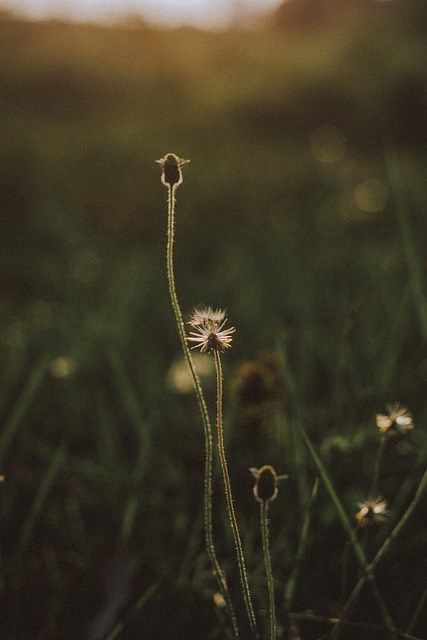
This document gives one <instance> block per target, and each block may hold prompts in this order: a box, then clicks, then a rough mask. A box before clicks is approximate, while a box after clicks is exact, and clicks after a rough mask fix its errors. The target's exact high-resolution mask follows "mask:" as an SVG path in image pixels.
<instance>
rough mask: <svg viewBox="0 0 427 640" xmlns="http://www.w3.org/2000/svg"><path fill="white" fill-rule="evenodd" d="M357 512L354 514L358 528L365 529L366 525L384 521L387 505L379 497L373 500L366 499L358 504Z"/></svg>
mask: <svg viewBox="0 0 427 640" xmlns="http://www.w3.org/2000/svg"><path fill="white" fill-rule="evenodd" d="M358 507H359V511H358V512H357V513H356V518H357V520H358V524H359V526H360V527H367V526H368V525H370V524H372V523H374V522H376V523H380V522H383V521H384V520H385V517H386V511H387V503H386V501H385V500H382V499H381V498H380V497H378V498H376V499H373V498H368V499H367V500H364V501H363V502H359V504H358Z"/></svg>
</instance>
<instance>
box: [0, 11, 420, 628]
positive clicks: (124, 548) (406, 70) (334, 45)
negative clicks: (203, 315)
mask: <svg viewBox="0 0 427 640" xmlns="http://www.w3.org/2000/svg"><path fill="white" fill-rule="evenodd" d="M337 5H338V6H337ZM426 24H427V10H426V8H425V4H424V3H423V2H422V1H420V0H406V2H400V1H398V0H396V1H389V2H379V1H375V0H361V1H359V2H355V1H351V0H340V2H339V3H335V2H332V1H329V0H324V1H320V0H319V1H315V0H310V1H309V0H300V1H298V0H289V1H288V2H287V3H285V4H284V5H283V6H282V7H281V8H279V9H278V10H277V11H275V12H274V13H273V14H270V15H267V16H265V18H263V19H262V20H261V19H260V20H258V21H257V24H256V25H252V26H251V27H250V28H249V27H246V28H239V27H238V26H235V27H233V28H229V29H227V30H224V31H201V30H197V29H195V28H179V29H174V30H171V29H167V28H160V27H154V26H150V25H149V24H148V23H146V22H144V21H143V20H142V19H138V18H136V17H133V18H132V19H131V18H129V19H127V20H126V21H122V22H121V23H120V24H117V25H115V26H112V25H109V26H99V25H94V24H82V23H80V24H72V23H66V22H58V21H50V22H49V21H48V22H30V21H26V20H24V19H21V18H14V17H13V16H12V15H10V14H8V13H7V12H3V13H2V14H0V49H1V55H0V140H1V144H0V216H1V218H0V220H1V222H0V224H1V227H0V228H1V233H0V274H1V276H0V474H1V475H4V476H5V479H4V481H3V482H2V484H1V485H0V552H1V555H0V607H1V610H2V614H1V616H0V636H1V637H2V638H5V639H7V640H18V639H19V640H36V639H37V640H47V639H49V640H50V639H52V638H61V640H67V639H70V640H74V639H85V638H88V639H90V640H97V639H98V638H105V637H106V636H107V635H108V632H109V631H111V630H112V629H113V628H114V627H115V625H116V624H117V623H118V622H119V621H120V620H125V619H126V620H127V623H126V625H125V627H124V629H123V631H122V635H120V638H127V639H131V638H142V639H151V638H157V639H159V640H162V639H166V638H174V639H177V640H179V639H181V638H182V639H184V638H197V639H200V640H203V639H205V638H206V639H208V638H211V639H213V638H220V637H221V635H220V631H218V629H220V626H219V623H218V618H217V616H216V613H215V611H214V608H213V605H212V593H213V591H214V590H215V582H214V581H213V579H212V577H211V574H210V571H209V567H208V565H207V559H206V557H205V553H204V544H203V525H202V504H203V431H202V425H201V420H200V417H199V414H198V412H197V404H196V401H195V398H194V397H193V395H192V394H191V393H188V392H187V390H186V379H185V372H184V378H183V374H182V371H181V369H180V361H179V359H180V355H181V351H180V344H179V340H178V334H177V329H176V326H175V324H174V320H173V313H172V310H171V306H170V302H169V297H168V288H167V279H166V260H165V253H166V224H167V211H166V190H165V188H164V187H163V186H162V184H161V183H160V169H159V166H158V165H156V164H155V162H154V160H155V159H158V158H160V157H162V156H163V155H164V154H165V153H167V152H170V151H172V152H175V153H177V154H178V155H180V156H181V157H183V158H189V159H191V163H190V164H189V165H186V166H185V168H184V172H185V175H184V183H183V184H182V186H180V187H179V189H178V191H177V221H176V222H177V226H176V251H175V269H176V279H177V289H178V295H179V298H180V303H181V307H182V310H183V312H184V313H185V315H186V317H187V315H188V313H189V312H190V311H191V310H192V308H193V306H194V305H199V304H201V303H204V304H211V305H213V306H215V307H216V306H220V307H226V308H227V310H228V315H229V319H230V323H231V324H232V325H234V326H236V328H237V331H236V334H235V337H234V341H233V348H232V349H231V350H229V351H228V352H227V353H226V354H224V357H223V364H224V373H225V388H226V395H225V422H226V425H225V426H226V430H227V435H226V438H227V451H228V453H229V465H230V473H231V479H232V483H233V488H234V497H235V507H236V510H237V512H238V517H239V523H240V527H241V531H242V536H243V540H244V548H245V553H246V557H247V564H248V569H249V573H250V576H251V577H250V580H251V584H252V585H253V592H254V598H255V604H256V609H257V612H258V615H259V616H260V619H261V621H262V620H263V615H264V617H265V615H266V614H265V607H266V602H267V599H266V598H267V596H266V588H265V579H264V572H263V565H262V556H261V546H260V533H259V527H258V505H257V504H256V503H255V501H254V500H253V496H252V486H253V479H252V477H251V475H250V474H249V471H248V469H249V467H251V466H255V467H260V466H262V465H264V464H273V465H274V466H275V467H276V469H277V471H278V472H279V473H288V474H289V476H290V477H289V480H288V481H286V483H284V484H283V485H282V486H281V492H280V495H279V498H278V499H277V501H276V502H275V503H274V504H273V505H272V506H271V539H272V545H273V566H274V574H275V578H276V585H277V601H278V617H279V621H280V622H282V623H283V622H284V619H283V606H282V605H281V603H283V597H284V591H285V585H286V580H287V577H288V576H289V573H290V571H291V570H292V568H293V559H294V557H295V549H296V547H297V545H298V540H299V535H300V531H301V526H302V521H303V518H304V515H305V513H306V509H307V503H308V497H309V495H310V491H311V487H312V485H313V482H314V480H315V477H316V472H315V469H314V468H313V466H312V465H311V463H310V461H309V459H308V456H307V455H306V454H305V452H304V450H303V449H302V447H299V448H298V447H296V446H294V444H293V442H294V436H293V428H292V424H293V421H295V420H299V421H300V422H301V424H303V425H304V427H305V428H306V429H307V431H308V433H309V434H310V437H311V438H312V441H313V442H314V443H315V445H316V447H317V449H318V451H319V452H320V453H321V455H322V459H323V461H324V463H325V465H326V466H327V468H328V471H329V473H330V474H331V476H332V479H333V481H334V483H335V486H336V489H337V491H338V493H339V495H340V498H341V499H342V501H343V504H344V505H345V508H346V509H347V511H348V513H349V515H350V516H351V517H352V518H353V514H354V513H355V512H356V511H357V502H358V501H359V500H361V499H363V498H364V497H366V492H367V491H368V488H369V485H370V480H371V474H372V466H373V461H374V457H375V451H376V447H377V443H378V433H377V428H376V427H375V413H376V412H378V411H382V412H384V410H385V409H384V405H385V403H386V402H393V401H401V402H402V403H404V404H405V405H406V406H408V407H409V408H410V409H411V410H412V411H413V413H414V418H415V423H416V429H415V430H414V432H413V434H411V437H410V438H405V439H403V440H401V441H399V442H397V443H396V445H395V446H391V447H389V449H388V450H387V452H386V456H387V458H386V464H385V465H384V470H383V472H382V475H381V478H380V491H381V494H382V496H383V497H385V498H386V499H387V500H388V502H389V505H390V516H389V519H388V521H387V523H386V524H385V525H384V527H385V528H384V530H382V529H378V530H375V531H374V532H373V534H372V535H371V536H370V538H369V540H368V541H367V553H368V556H369V554H370V553H371V554H372V553H374V551H375V549H376V548H377V547H378V545H379V544H381V541H383V540H384V538H385V537H386V536H387V534H388V533H390V529H391V527H392V526H393V523H394V524H395V523H396V522H397V521H398V518H399V514H400V515H401V513H402V512H403V510H404V508H405V507H406V506H407V504H408V502H409V501H410V499H411V497H412V495H413V493H414V491H415V489H416V487H417V483H418V482H419V478H420V474H421V472H422V470H423V468H424V467H425V461H426V456H427V445H426V438H425V435H424V433H425V429H426V426H427V402H426V386H427V350H426V340H427V332H426V326H425V324H423V315H422V309H421V311H420V304H419V303H420V299H422V297H423V295H424V294H426V295H427V289H423V282H424V281H425V279H426V277H427V273H426V268H425V255H426V252H425V247H426V242H427V216H426V202H427V186H426V179H425V175H426V164H427V155H426V150H427V67H426V64H425V61H426V60H427V39H426V36H427V27H426ZM408 230H409V231H408ZM408 233H409V240H408ZM414 265H415V271H416V274H415V280H416V281H417V283H416V284H415V285H414ZM417 269H418V271H417ZM417 286H418V288H419V289H420V290H421V294H420V297H419V298H418V300H416V299H415V298H414V290H416V289H417ZM211 364H212V362H211V359H210V358H209V356H206V357H205V359H204V360H203V361H202V363H201V365H200V367H201V368H202V369H203V372H204V369H206V376H204V377H203V381H204V386H205V390H206V394H207V399H208V402H209V407H210V409H211V415H212V421H213V422H214V417H213V416H214V404H213V403H214V393H215V380H214V378H213V377H212V370H211V369H210V366H209V365H211ZM222 493H223V492H222V485H221V477H220V475H218V477H217V482H216V491H215V508H214V512H215V522H216V528H215V537H216V539H217V541H218V554H219V556H220V559H221V561H222V562H223V564H224V567H225V568H226V569H227V572H228V574H229V575H230V576H231V582H232V584H234V586H235V587H236V600H238V598H239V592H238V589H237V581H235V582H234V583H233V580H232V577H233V575H234V576H235V575H236V569H235V566H234V552H233V545H232V540H231V535H230V533H229V527H228V526H227V522H226V511H225V504H224V499H223V495H222ZM425 507H426V501H425V498H424V500H423V501H422V505H421V506H420V507H419V509H418V510H417V512H416V514H415V515H414V516H413V519H412V520H411V522H410V523H409V524H408V526H407V528H406V529H405V532H404V533H402V536H401V538H399V542H398V543H397V544H396V547H395V548H394V549H393V552H392V553H391V555H390V557H389V558H388V561H387V562H385V563H384V565H381V568H380V570H379V576H378V579H379V583H380V585H381V588H382V591H383V594H384V597H385V600H386V601H387V603H388V604H389V606H390V609H391V611H392V612H393V615H394V618H395V621H396V623H397V624H398V625H399V626H400V627H401V628H403V629H404V628H405V625H406V624H407V622H408V620H409V619H410V617H411V615H412V613H413V611H414V609H415V608H416V606H417V604H418V603H419V601H420V598H421V596H422V593H423V591H424V589H425V574H426V569H427V565H426V553H425V551H426V545H427V530H426V527H425ZM312 518H313V522H312V526H311V529H310V532H309V537H308V541H307V547H306V550H305V553H304V556H303V558H302V560H301V562H300V564H299V566H298V569H299V574H298V583H297V589H296V593H295V597H294V600H293V603H292V611H294V612H304V611H308V610H310V611H311V612H312V613H315V614H318V615H320V616H326V617H327V616H335V615H337V614H338V611H339V601H340V597H341V557H342V553H343V551H344V549H345V545H346V538H345V534H344V533H343V531H342V528H341V525H340V522H339V520H338V517H337V515H336V513H335V511H334V508H333V506H332V504H331V502H330V500H329V498H328V496H327V494H326V492H325V491H324V489H323V487H322V486H321V487H320V489H319V494H318V496H317V499H316V503H315V505H314V507H313V516H312ZM357 575H358V569H357V565H356V563H355V562H354V561H353V560H352V561H351V562H350V567H349V578H348V580H349V585H350V586H352V585H353V584H354V582H355V580H356V579H357ZM143 596H145V599H144V600H143V601H142V602H141V601H140V603H139V604H140V606H139V607H137V608H136V609H135V607H134V605H135V603H137V602H138V601H139V600H140V598H141V597H143ZM362 600H363V602H362V603H361V606H360V607H359V609H358V611H357V612H356V613H355V619H359V620H364V621H365V622H367V623H370V624H381V622H382V621H381V616H379V614H378V611H377V609H376V607H375V604H374V603H373V602H372V598H370V594H369V592H367V593H366V594H364V596H363V599H362ZM263 611H264V614H263ZM426 625H427V620H426V614H425V611H424V613H423V614H421V616H420V619H419V623H418V625H417V627H416V628H415V629H414V633H415V634H418V636H419V637H421V638H423V637H424V638H425V637H426V635H425V633H426V632H425V629H426ZM329 630H330V625H328V624H326V623H320V622H314V621H302V622H301V623H300V629H299V631H300V635H301V638H302V640H312V639H313V640H314V639H317V638H320V637H322V638H326V637H327V636H328V632H329ZM361 634H362V632H361V631H360V629H352V630H349V632H348V634H347V635H346V638H347V640H348V639H350V640H351V639H353V638H354V639H361V638H362V637H363V638H367V639H369V638H375V639H376V640H378V639H379V640H381V638H382V637H387V636H386V634H383V635H381V632H379V631H375V632H372V631H369V630H365V631H363V634H362V635H361Z"/></svg>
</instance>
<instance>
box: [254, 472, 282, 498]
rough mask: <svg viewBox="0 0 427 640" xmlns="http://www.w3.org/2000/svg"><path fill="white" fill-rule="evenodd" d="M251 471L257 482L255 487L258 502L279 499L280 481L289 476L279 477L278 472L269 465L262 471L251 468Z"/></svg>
mask: <svg viewBox="0 0 427 640" xmlns="http://www.w3.org/2000/svg"><path fill="white" fill-rule="evenodd" d="M249 471H250V472H251V473H252V475H253V476H254V478H255V480H256V482H255V486H254V496H255V498H256V500H258V502H271V501H272V500H275V499H276V498H277V493H278V488H277V485H278V483H279V481H280V480H283V479H284V478H287V476H278V475H277V473H276V471H275V470H274V469H273V467H272V466H270V465H269V464H266V465H264V466H263V467H261V469H256V468H255V467H251V468H250V469H249Z"/></svg>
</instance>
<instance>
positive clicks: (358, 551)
mask: <svg viewBox="0 0 427 640" xmlns="http://www.w3.org/2000/svg"><path fill="white" fill-rule="evenodd" d="M298 429H299V430H300V432H301V435H302V437H303V440H304V441H305V443H306V445H307V448H308V450H309V452H310V455H311V457H312V459H313V462H314V464H315V465H316V467H317V470H318V472H319V475H320V477H321V479H322V481H323V484H324V485H325V487H326V490H327V492H328V493H329V496H330V498H331V500H332V502H333V504H334V506H335V508H336V510H337V513H338V517H339V519H340V520H341V524H342V525H343V527H344V530H345V532H346V534H347V537H348V539H349V541H350V543H351V546H352V548H353V551H354V553H355V556H356V558H357V560H358V562H359V564H360V567H361V569H362V571H363V573H364V575H365V576H366V579H367V580H368V581H369V583H370V585H371V589H372V592H373V595H374V596H375V599H376V600H377V602H378V605H379V607H380V609H381V613H382V615H383V618H384V622H385V625H386V627H387V629H388V630H389V632H390V637H391V638H394V639H395V638H397V637H398V633H397V630H396V628H395V626H394V623H393V619H392V617H391V615H390V612H389V610H388V607H387V605H386V603H385V601H384V598H383V597H382V595H381V592H380V591H379V589H378V586H377V583H376V580H375V577H374V574H373V571H372V569H370V568H369V565H368V562H367V560H366V555H365V552H364V550H363V547H362V545H361V544H360V542H359V540H358V539H357V536H356V532H355V530H354V528H353V527H352V526H351V524H350V521H349V518H348V516H347V514H346V512H345V510H344V507H343V506H342V504H341V501H340V499H339V498H338V495H337V492H336V491H335V488H334V486H333V484H332V481H331V479H330V477H329V475H328V473H327V471H326V469H325V467H324V465H323V463H322V461H321V459H320V457H319V456H318V455H317V452H316V450H315V448H314V447H313V445H312V443H311V441H310V438H309V437H308V435H307V433H306V432H305V429H303V427H302V426H301V425H299V424H298ZM342 618H344V615H342ZM338 633H339V625H337V627H335V628H334V630H333V632H332V635H331V640H336V639H337V638H338Z"/></svg>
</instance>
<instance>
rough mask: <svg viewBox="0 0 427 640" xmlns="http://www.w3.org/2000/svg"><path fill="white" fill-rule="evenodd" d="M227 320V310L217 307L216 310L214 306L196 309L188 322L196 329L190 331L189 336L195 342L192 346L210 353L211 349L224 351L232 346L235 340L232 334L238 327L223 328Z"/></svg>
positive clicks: (190, 340)
mask: <svg viewBox="0 0 427 640" xmlns="http://www.w3.org/2000/svg"><path fill="white" fill-rule="evenodd" d="M226 321H227V317H226V315H225V311H222V310H221V309H216V310H215V311H214V310H213V309H212V307H206V308H205V309H194V311H193V313H192V315H191V318H190V320H189V321H188V324H189V325H191V326H192V327H193V328H194V329H195V331H190V335H189V337H188V338H187V340H188V341H189V342H194V343H195V344H194V345H193V346H192V347H191V348H192V349H197V348H200V352H201V353H209V352H210V351H220V352H221V353H223V352H224V351H225V350H226V349H228V348H229V347H231V342H232V340H233V338H232V335H231V334H233V333H234V332H235V331H236V329H235V328H234V327H230V328H228V329H223V326H224V324H225V323H226Z"/></svg>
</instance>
